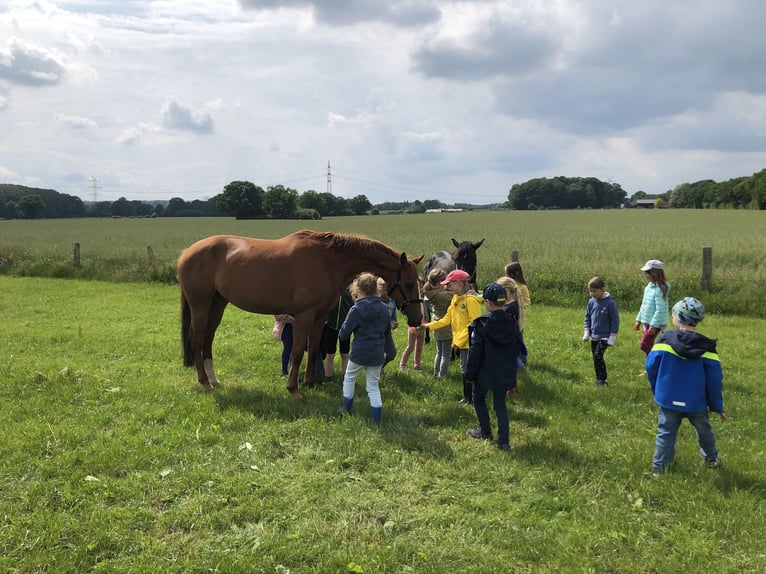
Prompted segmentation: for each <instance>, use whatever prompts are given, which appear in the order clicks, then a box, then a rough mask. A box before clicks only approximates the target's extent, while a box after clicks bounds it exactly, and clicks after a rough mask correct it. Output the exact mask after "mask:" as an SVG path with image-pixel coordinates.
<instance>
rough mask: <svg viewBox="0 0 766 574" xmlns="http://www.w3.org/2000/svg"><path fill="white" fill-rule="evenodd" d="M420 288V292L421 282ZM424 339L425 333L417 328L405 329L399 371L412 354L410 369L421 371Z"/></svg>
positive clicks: (403, 367)
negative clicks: (405, 339) (404, 341)
mask: <svg viewBox="0 0 766 574" xmlns="http://www.w3.org/2000/svg"><path fill="white" fill-rule="evenodd" d="M420 288H421V290H422V288H423V284H422V281H421V284H420ZM425 338H426V333H425V331H422V330H420V329H418V328H417V327H409V328H408V329H407V347H405V349H404V351H402V358H401V360H400V361H399V370H400V371H403V370H404V369H405V367H406V366H407V360H408V359H409V358H410V355H412V352H413V351H414V352H415V355H414V358H413V359H412V367H413V368H414V369H415V370H416V371H419V370H420V369H421V366H420V359H421V357H422V355H423V343H424V341H425Z"/></svg>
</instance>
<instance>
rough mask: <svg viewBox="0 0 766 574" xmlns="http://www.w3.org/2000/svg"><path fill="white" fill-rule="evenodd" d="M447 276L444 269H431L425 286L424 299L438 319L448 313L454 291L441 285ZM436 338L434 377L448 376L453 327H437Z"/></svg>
mask: <svg viewBox="0 0 766 574" xmlns="http://www.w3.org/2000/svg"><path fill="white" fill-rule="evenodd" d="M446 277H447V273H446V271H444V269H431V272H430V273H429V274H428V282H427V283H426V284H425V286H424V288H423V299H425V301H426V303H427V304H428V306H429V307H430V308H431V313H432V314H433V317H434V319H435V320H437V321H438V320H439V319H441V318H442V317H444V315H446V314H447V309H449V305H450V303H451V302H452V293H451V292H449V291H447V290H446V289H445V288H444V286H443V285H441V282H442V281H444V279H445V278H446ZM434 340H435V341H436V355H435V356H434V377H436V378H437V379H441V378H443V377H445V376H447V371H448V370H449V365H450V362H451V361H452V329H451V328H450V327H442V328H441V329H436V330H435V331H434Z"/></svg>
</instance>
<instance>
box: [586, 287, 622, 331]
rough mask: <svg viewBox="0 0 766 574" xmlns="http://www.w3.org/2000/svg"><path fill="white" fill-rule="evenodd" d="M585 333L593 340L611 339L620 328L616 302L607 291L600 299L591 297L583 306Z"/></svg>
mask: <svg viewBox="0 0 766 574" xmlns="http://www.w3.org/2000/svg"><path fill="white" fill-rule="evenodd" d="M583 325H584V327H585V334H586V335H588V336H589V337H590V338H591V339H593V340H594V341H601V340H604V339H606V340H610V339H611V340H612V342H614V339H613V338H612V337H616V336H617V332H618V331H619V330H620V314H619V313H618V312H617V303H615V302H614V299H612V296H611V295H610V294H609V293H608V292H604V296H603V297H601V299H596V298H595V297H591V298H590V299H589V300H588V304H587V305H586V307H585V321H584V323H583Z"/></svg>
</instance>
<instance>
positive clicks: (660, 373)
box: [646, 297, 728, 475]
mask: <svg viewBox="0 0 766 574" xmlns="http://www.w3.org/2000/svg"><path fill="white" fill-rule="evenodd" d="M704 318H705V307H703V305H702V303H700V302H699V301H698V300H697V299H695V298H694V297H685V298H683V299H682V300H681V301H679V302H678V303H676V304H675V305H673V319H672V321H673V325H674V326H675V328H676V329H677V330H676V331H668V332H665V333H663V334H662V336H661V337H660V339H659V340H658V341H657V343H655V345H654V347H653V348H652V350H651V351H650V352H649V354H648V355H647V357H646V376H647V377H648V379H649V384H650V385H651V389H652V393H653V394H654V402H656V403H657V404H658V405H659V407H660V414H659V424H658V428H657V440H656V448H655V451H654V460H653V466H652V472H653V473H654V474H655V475H658V474H660V473H662V472H664V471H665V470H667V468H668V466H670V463H672V462H673V458H674V456H675V444H676V435H677V434H678V427H680V426H681V421H682V420H683V419H684V418H687V419H689V422H690V423H691V424H692V426H693V427H694V429H695V430H696V431H697V441H698V442H699V445H700V455H701V456H702V458H703V460H704V461H705V464H706V465H707V466H710V467H717V466H718V450H717V449H716V446H715V436H714V435H713V430H712V429H711V428H710V421H709V418H708V411H710V412H714V413H718V414H719V416H720V417H721V420H722V421H725V420H727V419H728V417H727V416H726V414H725V413H724V410H723V390H722V381H723V372H722V371H721V362H720V360H719V359H718V355H717V353H716V342H715V340H713V339H708V338H707V337H705V336H704V335H701V334H700V333H697V332H696V326H697V324H698V323H699V322H700V321H702V320H703V319H704Z"/></svg>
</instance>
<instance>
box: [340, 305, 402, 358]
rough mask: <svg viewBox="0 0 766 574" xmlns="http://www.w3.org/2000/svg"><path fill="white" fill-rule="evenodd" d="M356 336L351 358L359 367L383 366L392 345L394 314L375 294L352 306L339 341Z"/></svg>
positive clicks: (341, 328)
mask: <svg viewBox="0 0 766 574" xmlns="http://www.w3.org/2000/svg"><path fill="white" fill-rule="evenodd" d="M351 333H353V334H354V340H353V342H352V343H351V354H350V355H349V359H350V360H352V361H353V362H354V363H356V364H357V365H364V366H365V367H376V366H379V365H382V364H383V359H384V349H385V345H386V341H388V342H389V343H391V344H393V338H392V336H391V315H390V313H389V310H388V306H387V305H386V304H385V303H384V302H383V301H382V300H381V298H380V297H378V296H376V295H371V296H369V297H364V298H362V299H359V300H358V301H357V302H356V303H354V306H353V307H351V309H349V311H348V315H347V316H346V320H345V321H344V322H343V325H341V327H340V332H339V333H338V338H339V339H342V340H345V339H348V338H350V337H351Z"/></svg>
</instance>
